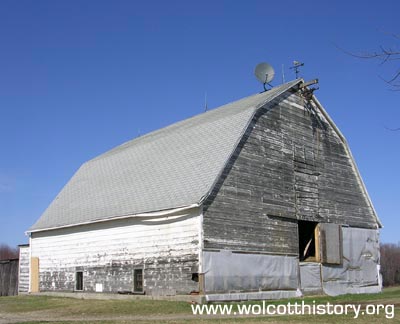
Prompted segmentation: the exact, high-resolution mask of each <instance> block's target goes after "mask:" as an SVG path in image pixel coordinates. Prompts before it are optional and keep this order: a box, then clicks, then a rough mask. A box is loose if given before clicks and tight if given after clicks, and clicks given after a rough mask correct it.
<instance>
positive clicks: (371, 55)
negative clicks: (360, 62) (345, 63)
mask: <svg viewBox="0 0 400 324" xmlns="http://www.w3.org/2000/svg"><path fill="white" fill-rule="evenodd" d="M391 36H392V37H393V38H395V39H396V41H400V35H397V34H391ZM345 52H346V53H348V54H350V55H351V56H354V57H357V58H361V59H367V60H378V61H380V62H381V64H389V63H397V62H396V61H399V60H400V50H397V49H395V48H392V47H386V46H382V45H381V46H379V49H378V50H375V51H369V52H365V53H359V54H356V53H354V52H348V51H345ZM394 69H395V72H394V73H393V74H392V75H391V76H390V77H389V78H382V79H383V80H384V81H385V82H386V83H387V84H389V86H390V87H391V88H392V89H393V90H396V91H400V67H399V66H396V67H395V68H394Z"/></svg>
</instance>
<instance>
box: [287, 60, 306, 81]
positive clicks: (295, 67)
mask: <svg viewBox="0 0 400 324" xmlns="http://www.w3.org/2000/svg"><path fill="white" fill-rule="evenodd" d="M300 66H304V63H301V62H299V61H293V66H292V67H291V68H290V69H291V70H294V73H296V79H297V78H298V77H299V73H300V71H299V68H300Z"/></svg>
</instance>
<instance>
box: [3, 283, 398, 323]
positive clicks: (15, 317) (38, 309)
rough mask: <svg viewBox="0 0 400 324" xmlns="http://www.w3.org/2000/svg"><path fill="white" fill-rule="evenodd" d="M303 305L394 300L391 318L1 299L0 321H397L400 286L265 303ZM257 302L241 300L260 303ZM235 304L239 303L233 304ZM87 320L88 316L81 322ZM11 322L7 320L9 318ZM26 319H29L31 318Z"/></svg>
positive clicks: (126, 302)
mask: <svg viewBox="0 0 400 324" xmlns="http://www.w3.org/2000/svg"><path fill="white" fill-rule="evenodd" d="M302 300H304V302H305V303H307V304H313V302H314V301H315V302H316V303H317V304H325V303H327V302H329V303H331V304H361V305H365V304H384V305H387V304H394V305H395V311H394V313H395V317H394V318H393V319H387V318H386V317H385V313H384V312H383V311H382V313H381V314H380V315H368V316H367V315H365V316H361V315H360V317H359V318H358V319H353V315H351V314H350V315H292V316H286V315H285V316H269V317H268V316H253V317H240V318H238V317H229V318H227V317H225V318H223V317H219V318H216V317H214V318H213V317H212V316H202V317H200V316H192V312H191V307H190V305H189V304H188V303H186V302H175V301H155V300H82V299H75V298H64V297H63V298H61V297H49V296H16V297H0V323H1V319H2V317H4V318H6V319H11V320H12V321H13V322H14V323H16V322H21V323H22V322H23V323H25V324H26V323H35V324H37V323H72V321H73V323H131V322H132V320H135V323H147V324H148V323H153V322H154V323H160V322H163V323H171V324H172V323H174V324H177V323H186V324H191V323H200V324H201V323H211V322H212V323H246V324H248V323H260V322H267V323H288V324H291V323H296V324H298V323H347V322H349V321H351V322H352V323H353V322H354V323H365V324H366V323H368V324H374V323H383V322H388V323H400V318H399V317H400V315H399V312H400V287H393V288H386V289H384V290H383V292H382V293H380V294H361V295H344V296H337V297H329V296H318V297H305V298H293V299H286V300H279V301H269V302H268V304H275V305H279V304H287V303H288V302H291V303H293V302H296V301H297V302H299V301H300V302H301V301H302ZM260 303H261V302H244V304H252V305H254V304H260ZM232 304H233V305H235V304H237V303H232ZM85 319H87V320H85ZM11 320H10V321H11ZM29 320H30V322H29Z"/></svg>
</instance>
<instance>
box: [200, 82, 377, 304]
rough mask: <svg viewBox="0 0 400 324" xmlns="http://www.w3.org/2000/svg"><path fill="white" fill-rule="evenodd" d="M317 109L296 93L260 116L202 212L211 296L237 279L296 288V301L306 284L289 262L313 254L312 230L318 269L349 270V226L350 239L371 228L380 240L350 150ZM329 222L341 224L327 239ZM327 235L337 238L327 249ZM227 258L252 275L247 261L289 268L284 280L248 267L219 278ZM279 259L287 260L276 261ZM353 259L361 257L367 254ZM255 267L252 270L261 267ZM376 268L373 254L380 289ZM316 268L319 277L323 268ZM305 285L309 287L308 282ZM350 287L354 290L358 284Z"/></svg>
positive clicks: (271, 104)
mask: <svg viewBox="0 0 400 324" xmlns="http://www.w3.org/2000/svg"><path fill="white" fill-rule="evenodd" d="M318 104H319V103H318V102H317V101H314V100H313V99H305V98H304V96H303V95H302V93H301V91H297V90H295V89H293V90H292V91H288V92H286V93H285V94H283V95H281V96H280V97H278V98H276V99H275V100H273V101H271V102H269V103H267V104H266V105H265V106H264V107H261V108H260V109H259V110H258V111H257V112H256V113H255V115H254V117H253V119H252V121H251V123H250V124H249V126H248V128H247V130H246V132H245V134H244V136H243V138H242V140H241V141H240V143H239V145H238V147H237V148H236V150H235V152H234V154H233V155H232V156H231V158H230V160H229V162H228V163H227V164H226V167H225V169H224V171H223V172H222V174H221V176H220V178H219V179H218V181H217V182H216V185H215V186H214V188H213V190H212V192H211V194H210V195H209V196H208V198H207V199H206V200H205V202H204V205H203V208H204V216H203V228H204V258H205V260H208V263H206V264H205V268H204V271H205V273H206V275H205V277H206V279H205V281H206V283H207V281H208V282H212V283H213V284H211V285H209V286H208V287H207V285H206V291H207V288H208V291H209V292H210V293H216V292H222V291H227V290H235V289H237V286H236V283H235V282H234V281H231V282H230V283H226V282H225V286H224V285H222V286H220V284H221V283H220V282H218V280H219V279H218V278H222V277H229V276H232V277H247V278H248V279H247V280H249V281H251V279H250V278H251V277H252V278H253V280H252V281H253V284H250V283H249V287H248V290H247V291H257V290H260V289H261V290H271V289H272V290H282V289H285V290H287V289H289V290H290V289H291V290H292V292H293V294H292V295H295V290H296V289H297V288H299V287H301V283H300V278H299V281H298V282H297V281H296V282H293V280H292V279H293V277H295V278H297V271H298V270H297V267H294V266H293V267H289V266H287V265H285V262H287V259H288V258H289V259H290V258H292V260H294V259H297V260H300V261H302V259H303V256H302V255H301V254H302V252H303V251H304V250H305V249H306V248H308V246H309V242H310V241H309V239H308V238H309V237H311V236H313V235H314V231H318V234H315V240H319V241H318V242H317V243H315V242H314V241H313V242H312V245H313V246H315V249H324V250H323V251H322V250H321V251H319V250H318V251H313V254H314V259H313V261H318V262H322V261H324V260H325V259H323V258H324V257H325V258H326V259H327V258H328V257H329V258H330V259H329V260H328V261H329V262H326V263H335V262H336V263H337V264H341V265H342V264H343V262H342V256H343V249H346V248H348V247H343V238H342V234H341V233H342V230H341V228H342V227H343V226H344V227H349V230H346V233H345V234H344V235H350V234H347V233H350V232H351V228H358V229H372V231H370V232H368V230H366V231H367V232H368V233H370V234H368V235H372V236H371V237H370V239H371V241H374V242H375V241H376V240H377V238H376V237H375V234H374V233H375V232H376V229H377V228H379V227H380V223H379V220H378V219H377V217H376V215H375V211H374V209H373V207H372V205H371V203H370V200H369V198H368V196H367V194H366V192H365V189H364V187H363V184H362V182H361V180H360V178H359V175H358V173H357V169H356V166H355V164H354V161H353V159H352V157H351V155H350V153H349V150H348V148H347V144H346V143H345V142H344V140H343V138H341V134H340V133H339V134H338V132H337V130H336V128H335V126H334V125H333V124H332V122H331V120H330V119H327V118H326V117H325V116H326V115H325V116H324V113H325V112H324V111H322V110H320V107H319V106H318ZM328 118H329V117H328ZM328 223H332V224H337V225H336V227H332V226H331V227H329V229H330V232H327V230H325V228H326V227H324V226H323V224H328ZM318 224H321V225H319V226H318ZM335 230H336V232H337V234H335V233H336V232H334V231H335ZM326 235H331V236H332V235H334V238H332V239H331V241H329V242H328V241H327V240H329V238H325V236H326ZM335 235H336V236H335ZM303 236H304V238H303ZM352 239H353V241H351V239H350V238H348V237H347V236H346V237H345V238H344V240H345V241H346V242H348V243H347V244H361V245H362V244H365V245H367V244H368V239H367V240H366V241H365V242H362V243H361V242H357V241H356V240H355V239H354V238H352ZM302 240H305V241H304V242H302ZM313 240H314V238H313ZM339 241H340V242H339ZM327 242H328V243H327ZM334 242H336V245H334ZM320 245H321V246H320ZM313 248H314V247H313ZM222 251H229V252H230V253H232V256H231V259H230V260H231V262H237V263H238V264H242V265H243V267H245V268H246V269H247V268H248V267H249V262H250V261H248V260H247V261H246V260H245V257H243V255H246V257H247V258H249V257H250V256H255V255H263V256H264V258H266V259H267V260H269V259H268V258H275V259H272V260H269V261H260V260H261V259H260V258H261V257H258V259H260V260H258V261H257V262H266V263H267V264H271V263H274V262H275V267H276V268H278V269H282V268H286V273H280V272H279V271H277V272H276V273H274V272H273V270H270V271H269V274H268V273H266V272H265V270H263V269H262V267H258V268H259V269H260V271H259V272H257V271H255V270H252V272H248V270H245V269H244V268H243V269H241V270H240V271H239V272H238V273H235V274H234V273H231V272H230V271H232V270H231V269H228V268H227V269H226V271H227V272H226V273H223V272H221V270H218V271H216V269H215V264H216V263H215V260H216V259H220V258H224V255H225V254H224V253H226V252H222ZM221 253H222V254H221ZM318 253H320V254H321V256H319V254H318ZM323 253H325V255H324V254H323ZM327 253H328V255H326V254H327ZM218 254H219V255H218ZM217 255H218V256H217ZM276 255H281V256H282V257H281V258H280V259H279V258H278V259H277V258H276V257H272V256H276ZM315 255H318V257H315ZM346 256H347V255H346ZM319 257H320V258H321V259H320V260H319V259H318V258H319ZM347 257H348V258H351V257H349V256H347ZM352 257H355V258H356V259H357V258H358V257H360V258H361V254H360V255H357V256H355V255H354V256H352ZM317 259H318V260H317ZM233 260H236V261H233ZM331 260H337V261H331ZM257 262H256V263H255V264H254V266H253V267H252V266H250V268H253V269H254V268H257ZM297 262H298V261H297ZM366 262H368V260H367V261H366ZM378 262H379V261H378V260H377V258H376V255H375V257H374V262H372V264H373V267H375V268H373V270H371V271H372V276H373V277H374V278H375V279H374V280H375V281H373V283H372V285H374V284H375V286H376V287H378V281H379V278H378V271H377V268H376V265H377V264H378ZM260 264H261V263H260ZM307 266H308V268H307V269H309V264H307ZM316 266H317V268H318V273H320V271H321V270H320V266H321V265H320V263H318V265H316ZM347 266H348V265H347ZM219 267H220V268H221V266H219ZM264 268H265V266H264ZM328 268H329V269H331V268H332V267H331V266H330V265H326V266H325V271H326V270H327V269H328ZM333 268H334V267H333ZM289 269H291V270H289ZM320 275H321V274H319V276H320ZM268 276H270V277H271V278H272V279H271V280H270V282H267V281H265V280H264V279H265V278H267V277H268ZM274 276H275V277H276V276H280V277H279V280H283V277H285V276H286V277H285V278H284V280H286V281H287V282H288V283H289V282H291V285H286V286H281V285H280V283H279V280H278V279H276V280H273V277H274ZM304 276H305V275H304ZM304 276H303V277H304ZM331 279H332V278H331ZM239 280H240V279H239ZM263 280H264V281H265V283H264V284H263V283H262V282H263ZM303 281H304V282H305V281H306V280H305V279H304V278H303ZM345 281H346V280H345ZM346 283H347V284H349V285H353V286H354V283H353V282H346ZM368 284H371V282H370V281H369V282H368ZM358 285H362V283H361V284H360V283H358ZM305 288H307V287H305ZM319 289H322V287H321V283H320V288H318V289H317V288H316V289H315V290H319ZM333 290H334V289H333ZM333 290H332V289H330V292H332V291H333ZM276 296H279V295H275V297H276ZM248 297H249V296H248ZM210 298H216V299H215V300H218V298H219V297H218V296H217V297H216V296H215V295H214V297H212V295H211V297H210ZM224 298H225V297H224ZM231 298H233V297H232V296H231Z"/></svg>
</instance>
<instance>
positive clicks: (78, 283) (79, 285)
mask: <svg viewBox="0 0 400 324" xmlns="http://www.w3.org/2000/svg"><path fill="white" fill-rule="evenodd" d="M75 290H78V291H79V290H83V272H82V271H77V272H76V275H75Z"/></svg>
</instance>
